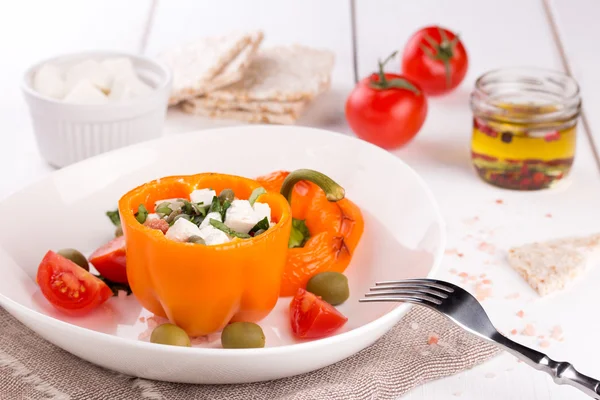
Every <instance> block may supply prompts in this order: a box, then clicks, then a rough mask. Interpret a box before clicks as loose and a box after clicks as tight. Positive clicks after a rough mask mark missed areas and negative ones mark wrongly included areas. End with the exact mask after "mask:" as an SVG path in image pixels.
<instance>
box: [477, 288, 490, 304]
mask: <svg viewBox="0 0 600 400" xmlns="http://www.w3.org/2000/svg"><path fill="white" fill-rule="evenodd" d="M491 295H492V288H491V287H490V286H483V285H477V286H475V298H476V299H477V300H479V301H484V300H485V299H487V298H488V297H491Z"/></svg>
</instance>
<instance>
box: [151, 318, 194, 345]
mask: <svg viewBox="0 0 600 400" xmlns="http://www.w3.org/2000/svg"><path fill="white" fill-rule="evenodd" d="M150 342H151V343H159V344H169V345H171V346H184V347H191V346H192V343H191V342H190V337H189V336H188V335H187V333H185V331H184V330H183V329H181V328H180V327H178V326H177V325H173V324H162V325H159V326H157V327H156V328H154V330H153V331H152V335H151V336H150Z"/></svg>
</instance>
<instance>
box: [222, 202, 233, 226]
mask: <svg viewBox="0 0 600 400" xmlns="http://www.w3.org/2000/svg"><path fill="white" fill-rule="evenodd" d="M229 207H231V203H230V202H229V200H225V201H224V202H223V205H222V206H221V220H223V221H225V214H226V213H227V209H228V208H229Z"/></svg>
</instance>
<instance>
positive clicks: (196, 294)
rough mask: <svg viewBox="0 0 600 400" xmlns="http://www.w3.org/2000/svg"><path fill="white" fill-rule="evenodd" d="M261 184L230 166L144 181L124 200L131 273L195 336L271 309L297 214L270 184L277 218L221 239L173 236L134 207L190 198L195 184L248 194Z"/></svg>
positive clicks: (137, 287) (134, 284)
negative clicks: (230, 171)
mask: <svg viewBox="0 0 600 400" xmlns="http://www.w3.org/2000/svg"><path fill="white" fill-rule="evenodd" d="M259 186H260V184H259V183H258V182H256V181H254V180H251V179H247V178H242V177H238V176H232V175H224V174H214V173H205V174H198V175H189V176H172V177H166V178H161V179H159V180H156V181H152V182H149V183H147V184H145V185H142V186H140V187H137V188H135V189H133V190H131V191H130V192H128V193H127V194H125V195H124V196H123V197H122V198H121V199H120V200H119V213H120V215H121V223H122V227H123V234H124V236H125V240H126V248H127V278H128V280H129V284H130V286H131V290H132V292H133V294H134V295H135V296H136V298H137V299H138V300H139V301H140V303H141V304H142V306H143V307H145V308H146V309H148V310H149V311H151V312H153V313H154V314H156V315H159V316H162V317H166V318H168V319H169V320H170V321H171V322H172V323H174V324H176V325H177V326H179V327H181V328H182V329H184V330H185V331H186V332H187V333H188V335H190V336H192V337H194V336H201V335H206V334H209V333H213V332H218V331H220V330H222V329H223V328H224V327H225V326H226V325H227V324H228V323H229V322H230V321H231V322H234V321H247V322H258V321H260V320H261V319H263V318H264V317H266V316H267V315H268V314H269V312H270V311H271V310H272V309H273V307H274V306H275V303H276V302H277V299H278V295H279V291H280V284H281V276H282V273H283V269H284V266H285V262H286V256H287V251H288V248H287V244H288V239H289V235H290V229H291V221H292V218H291V209H290V206H289V204H288V202H287V200H286V199H285V198H284V197H283V196H281V195H280V194H278V193H273V192H268V193H265V194H263V195H261V196H260V197H259V201H260V202H262V203H267V204H269V206H270V207H271V215H272V217H271V219H272V220H273V221H276V222H277V224H276V225H275V226H273V227H272V228H270V229H268V230H267V231H266V232H265V233H263V234H261V235H259V236H257V237H254V238H250V239H237V238H236V239H234V240H233V241H231V242H229V243H224V244H221V245H215V246H205V245H199V244H194V243H181V242H175V241H172V240H169V239H167V238H166V237H165V236H164V234H163V233H162V232H161V231H160V230H156V229H151V228H148V227H146V226H144V225H143V224H140V223H139V222H138V221H137V220H136V219H135V215H134V214H135V212H136V211H137V208H138V206H139V205H140V204H144V206H145V207H146V208H147V209H148V210H154V203H155V202H156V201H158V200H162V199H168V198H184V199H189V194H190V193H191V192H192V191H193V190H194V189H202V188H212V189H214V190H215V191H216V192H217V193H219V192H220V191H221V190H223V189H226V188H229V189H232V190H233V191H234V192H235V194H236V196H237V197H238V198H241V199H247V198H248V197H249V196H250V194H251V193H252V190H253V189H255V188H257V187H259Z"/></svg>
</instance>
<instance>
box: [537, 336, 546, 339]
mask: <svg viewBox="0 0 600 400" xmlns="http://www.w3.org/2000/svg"><path fill="white" fill-rule="evenodd" d="M545 337H546V336H545V335H540V336H538V339H543V338H545Z"/></svg>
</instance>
